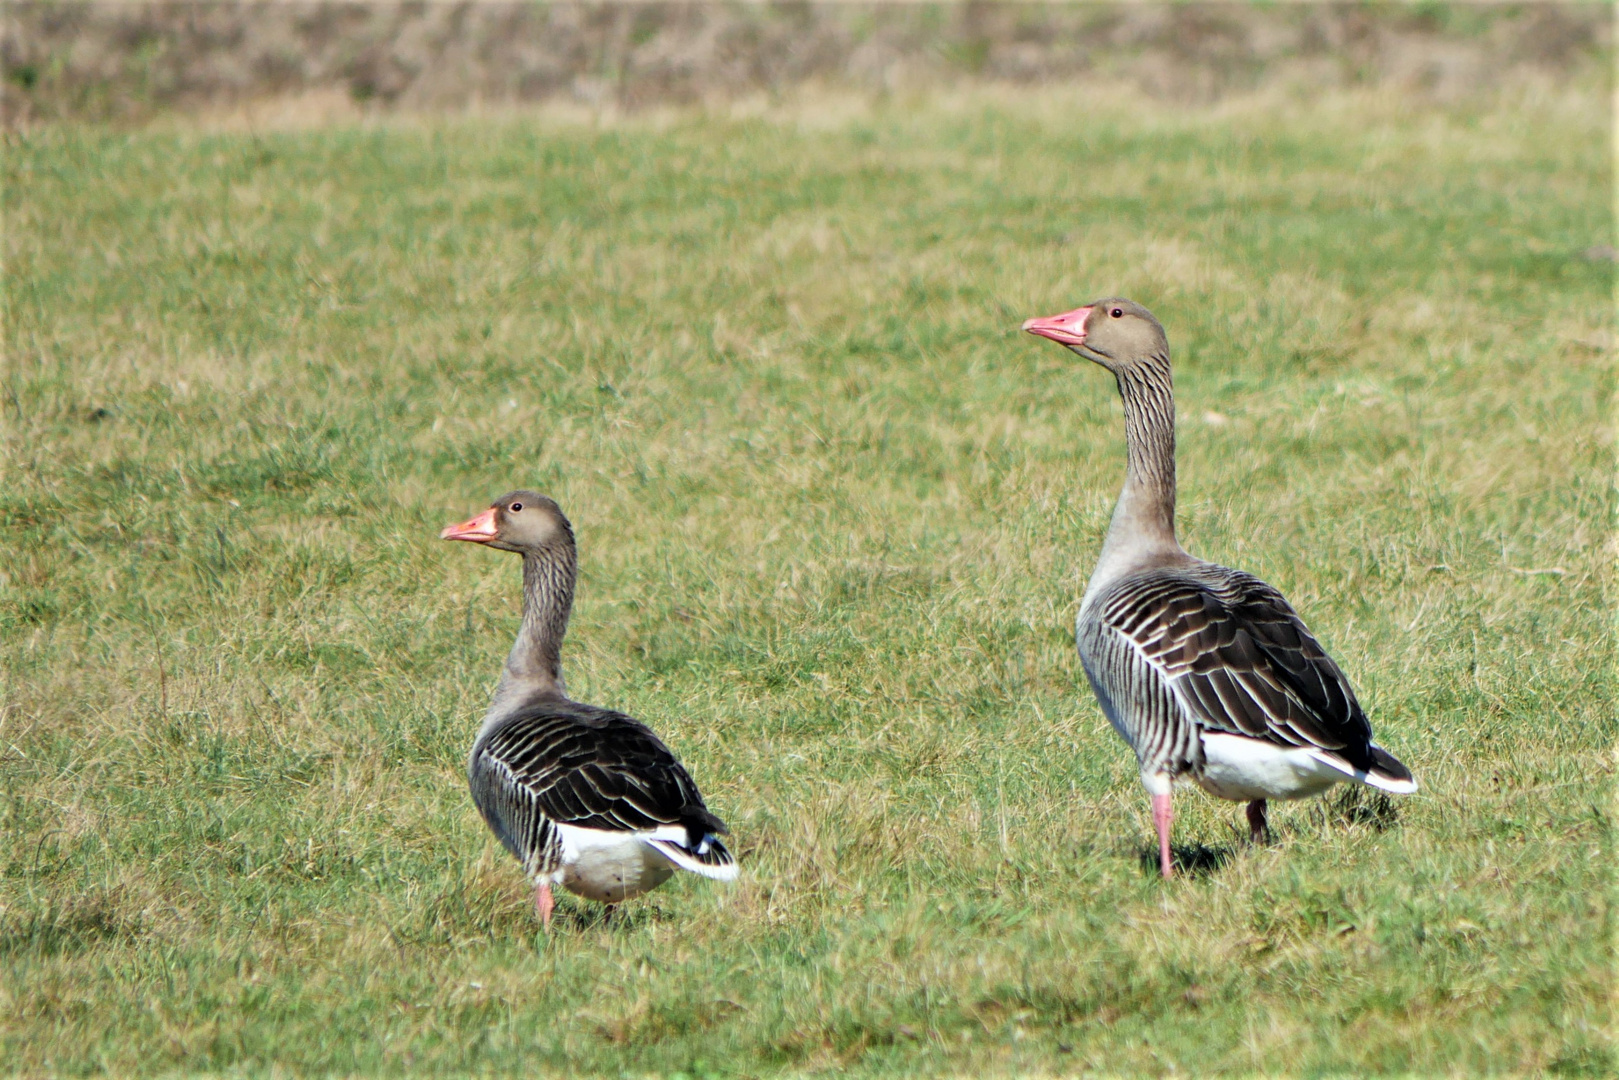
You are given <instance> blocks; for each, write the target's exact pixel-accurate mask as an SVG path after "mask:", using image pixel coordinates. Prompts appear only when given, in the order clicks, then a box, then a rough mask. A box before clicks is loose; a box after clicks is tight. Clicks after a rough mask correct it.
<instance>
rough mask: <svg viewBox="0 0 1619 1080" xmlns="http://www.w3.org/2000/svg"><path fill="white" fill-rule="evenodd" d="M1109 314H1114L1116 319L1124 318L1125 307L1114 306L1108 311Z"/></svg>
mask: <svg viewBox="0 0 1619 1080" xmlns="http://www.w3.org/2000/svg"><path fill="white" fill-rule="evenodd" d="M1108 314H1110V315H1112V316H1113V317H1114V318H1115V319H1119V318H1123V317H1124V309H1123V308H1114V309H1113V310H1112V311H1110V312H1108Z"/></svg>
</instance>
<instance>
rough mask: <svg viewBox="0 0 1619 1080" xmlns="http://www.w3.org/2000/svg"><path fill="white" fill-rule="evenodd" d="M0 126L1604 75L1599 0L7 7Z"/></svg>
mask: <svg viewBox="0 0 1619 1080" xmlns="http://www.w3.org/2000/svg"><path fill="white" fill-rule="evenodd" d="M4 17H5V26H4V30H3V32H0V62H3V64H4V69H5V80H4V86H3V92H4V112H5V117H6V120H7V122H8V123H10V124H13V125H15V124H18V123H27V122H32V121H39V120H49V119H65V118H73V119H87V120H107V119H116V120H139V119H142V118H146V117H149V116H151V115H152V114H154V113H156V112H159V111H162V110H197V109H218V108H221V107H241V106H244V105H254V104H260V103H263V102H265V101H266V100H275V101H277V102H279V103H280V104H282V105H286V104H288V103H289V102H291V103H292V104H296V105H300V106H302V108H304V109H305V110H308V111H310V112H313V113H315V114H316V115H317V117H329V116H330V114H331V113H332V111H333V110H344V109H366V110H377V109H390V108H398V109H424V108H433V109H440V108H451V109H456V108H466V107H477V106H491V105H496V106H498V105H503V104H510V103H517V102H542V101H544V102H571V103H579V104H583V105H587V106H592V107H598V108H601V107H611V108H623V109H631V110H633V109H644V108H647V107H649V106H656V105H661V104H675V103H691V102H710V103H712V102H716V101H725V100H731V99H737V98H746V97H749V96H756V95H761V94H763V95H775V94H781V93H784V92H786V91H788V90H791V89H793V88H795V87H798V86H801V85H803V84H820V85H824V86H834V87H850V88H857V89H863V90H868V91H877V92H894V91H899V90H908V89H911V90H914V89H921V88H925V87H927V86H930V85H937V84H945V83H951V84H954V83H959V82H960V81H961V80H962V79H964V78H969V77H970V78H977V79H986V80H998V81H1009V82H1015V83H1040V82H1045V81H1059V80H1060V81H1073V80H1107V81H1111V82H1116V83H1121V84H1123V85H1125V86H1127V87H1129V88H1132V89H1136V90H1138V91H1141V92H1144V93H1147V94H1150V95H1152V96H1154V97H1159V98H1163V99H1169V100H1177V101H1188V102H1207V101H1209V100H1211V99H1216V98H1219V97H1221V96H1223V95H1226V94H1229V93H1232V92H1237V91H1244V90H1251V89H1255V88H1258V87H1261V86H1267V85H1279V86H1283V87H1287V88H1290V89H1295V90H1299V91H1310V90H1319V89H1322V88H1326V87H1343V86H1356V85H1369V84H1370V85H1381V84H1392V85H1395V86H1398V87H1400V88H1402V89H1405V90H1408V91H1409V92H1411V93H1412V94H1413V95H1417V96H1420V97H1422V98H1424V99H1432V100H1436V101H1439V102H1455V101H1457V100H1459V99H1463V98H1465V97H1467V96H1469V95H1473V94H1477V93H1479V92H1481V91H1488V90H1493V89H1497V88H1499V87H1500V86H1502V85H1503V83H1510V82H1522V81H1524V80H1543V81H1547V80H1549V81H1554V82H1564V81H1569V80H1591V79H1602V80H1605V79H1607V77H1608V74H1609V64H1608V61H1607V60H1606V59H1605V58H1606V57H1607V56H1608V52H1607V50H1608V48H1609V45H1610V44H1611V41H1612V36H1613V10H1612V8H1611V6H1610V5H1608V4H1603V3H1529V4H1436V3H1409V4H1389V3H1329V4H1273V3H1261V4H1249V3H1203V4H1179V3H1175V4H1171V3H1112V4H1109V3H1094V4H1039V3H988V2H969V3H943V4H939V3H885V4H869V3H806V2H781V3H737V2H732V3H664V2H651V3H526V2H507V3H498V2H496V3H420V2H418V3H342V2H307V3H304V2H293V3H279V2H278V3H124V2H117V3H73V4H64V3H50V2H37V0H22V2H10V3H7V4H6V5H5V15H4Z"/></svg>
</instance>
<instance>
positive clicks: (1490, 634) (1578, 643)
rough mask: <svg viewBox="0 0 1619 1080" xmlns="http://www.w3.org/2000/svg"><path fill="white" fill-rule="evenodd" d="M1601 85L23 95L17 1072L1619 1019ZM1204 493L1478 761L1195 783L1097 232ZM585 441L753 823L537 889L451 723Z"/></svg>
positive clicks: (588, 539)
mask: <svg viewBox="0 0 1619 1080" xmlns="http://www.w3.org/2000/svg"><path fill="white" fill-rule="evenodd" d="M1609 123H1610V121H1609V116H1608V108H1607V103H1606V100H1605V98H1604V96H1603V94H1602V93H1600V92H1598V91H1596V90H1593V91H1591V92H1590V93H1584V94H1576V93H1568V94H1566V95H1562V96H1557V95H1550V94H1549V93H1543V94H1541V95H1540V96H1536V95H1534V94H1529V93H1525V94H1521V95H1504V96H1502V97H1501V98H1500V99H1499V100H1497V101H1494V102H1492V103H1489V104H1475V105H1471V106H1466V107H1460V106H1458V107H1454V108H1451V109H1449V110H1445V111H1441V110H1439V109H1437V108H1422V107H1416V106H1414V105H1413V104H1412V103H1410V102H1408V101H1405V100H1402V99H1400V98H1398V97H1395V96H1381V95H1376V94H1362V95H1343V96H1338V97H1334V98H1331V99H1329V100H1327V101H1326V102H1324V103H1322V104H1320V105H1319V106H1317V107H1314V108H1310V109H1306V108H1305V107H1303V106H1301V105H1299V104H1296V103H1290V102H1288V101H1285V100H1281V99H1269V98H1254V99H1250V100H1247V101H1239V102H1234V103H1230V104H1227V105H1224V106H1220V107H1209V108H1198V109H1173V108H1169V107H1166V106H1156V105H1151V104H1148V103H1144V102H1137V101H1130V100H1125V99H1122V98H1110V97H1107V96H1105V95H1103V94H1101V93H1100V92H1089V91H1083V90H1072V91H1057V90H1050V89H1047V90H1042V91H1039V92H1038V93H1036V92H1034V91H1027V92H1012V91H1004V90H1000V91H997V90H965V91H961V92H958V93H955V94H952V95H945V96H940V97H936V98H929V99H918V100H914V101H907V100H902V99H893V100H890V101H888V102H887V103H878V104H863V103H861V102H859V101H855V100H852V99H851V100H843V99H836V100H834V99H827V100H825V101H820V102H810V103H808V104H792V103H789V104H785V105H781V106H777V107H774V108H772V109H768V110H765V111H763V112H762V113H759V114H758V115H753V116H736V115H729V114H727V115H720V114H709V115H703V114H699V113H691V114H669V115H660V116H651V117H647V118H643V119H639V120H624V121H618V122H613V123H602V124H594V123H590V122H588V121H583V120H580V119H578V118H569V117H567V116H562V115H559V114H548V113H533V114H506V115H496V116H486V117H482V118H459V119H439V120H432V119H425V118H416V119H410V118H401V119H398V120H395V121H391V122H387V123H350V124H347V125H343V124H338V125H335V126H327V127H320V128H315V129H309V130H301V131H281V132H260V133H256V134H255V133H251V132H244V131H213V132H209V131H204V130H188V129H186V128H184V127H171V128H168V129H150V130H145V131H140V132H115V131H108V130H101V129H84V128H43V129H38V130H35V131H32V132H29V133H27V134H22V135H13V136H10V137H9V142H8V144H7V146H6V153H5V157H4V170H5V172H4V180H5V210H6V229H5V258H6V288H5V303H6V309H5V320H6V335H7V356H6V366H5V371H4V395H3V407H4V416H5V431H6V437H5V464H4V482H3V484H0V515H3V517H0V520H3V523H4V534H3V537H4V538H3V541H0V559H3V561H4V566H3V569H4V578H3V593H0V596H3V601H4V602H3V605H0V642H3V678H4V696H3V705H0V708H3V712H0V784H3V798H0V830H3V842H0V1071H11V1072H14V1073H17V1074H21V1075H42V1074H60V1075H88V1074H98V1073H104V1074H116V1075H137V1074H146V1075H156V1074H170V1073H194V1072H201V1073H226V1074H232V1075H236V1074H243V1075H256V1074H268V1073H271V1072H272V1071H273V1072H274V1074H275V1075H278V1076H292V1075H309V1074H317V1073H323V1072H326V1071H331V1072H336V1073H357V1074H389V1075H402V1074H410V1073H413V1072H415V1073H423V1074H426V1073H435V1074H436V1073H445V1072H479V1071H482V1070H490V1071H501V1072H505V1071H509V1070H513V1069H515V1068H517V1067H518V1066H521V1067H522V1068H523V1070H524V1071H525V1073H527V1074H530V1075H535V1074H538V1075H562V1074H567V1075H610V1076H617V1075H621V1074H627V1075H632V1076H633V1075H654V1074H655V1075H676V1074H684V1075H686V1076H689V1077H697V1076H710V1075H712V1076H733V1075H735V1076H772V1075H778V1074H795V1073H817V1072H827V1073H830V1072H831V1071H833V1070H842V1071H843V1072H844V1073H845V1074H847V1075H850V1076H883V1075H899V1074H901V1073H926V1074H946V1073H949V1074H956V1075H969V1074H970V1075H993V1074H1009V1073H1019V1074H1031V1075H1043V1074H1055V1073H1063V1072H1080V1071H1101V1072H1106V1073H1112V1074H1144V1075H1150V1074H1168V1073H1171V1072H1178V1073H1182V1074H1187V1073H1190V1074H1195V1075H1214V1074H1248V1073H1265V1074H1271V1075H1324V1074H1332V1073H1340V1072H1354V1073H1358V1074H1367V1073H1414V1074H1419V1075H1424V1076H1435V1075H1447V1074H1448V1075H1478V1074H1482V1073H1490V1072H1498V1073H1511V1072H1550V1073H1555V1074H1564V1075H1607V1074H1610V1073H1611V1071H1612V1070H1613V1069H1614V1068H1615V1060H1614V1054H1613V1049H1612V1045H1611V1042H1610V1038H1609V1028H1608V1025H1609V1023H1610V1007H1611V998H1610V989H1609V988H1610V985H1611V979H1612V975H1613V968H1612V965H1611V952H1610V947H1611V944H1612V938H1611V924H1610V922H1609V918H1610V916H1609V907H1608V888H1609V885H1610V882H1611V874H1610V865H1611V859H1612V857H1613V851H1612V847H1611V845H1610V843H1609V828H1610V824H1611V815H1612V813H1613V811H1614V803H1613V759H1612V756H1611V753H1610V750H1611V747H1612V743H1613V737H1614V724H1613V709H1614V702H1613V698H1614V695H1613V690H1614V686H1613V668H1612V665H1613V659H1614V658H1613V655H1612V649H1611V640H1610V629H1611V622H1610V617H1609V615H1608V613H1607V608H1606V606H1605V603H1604V592H1603V590H1604V585H1605V582H1606V580H1607V576H1608V573H1609V569H1610V566H1611V563H1612V558H1613V549H1612V548H1611V547H1610V546H1609V542H1608V541H1609V537H1610V526H1611V522H1612V514H1613V494H1612V488H1613V483H1612V482H1613V451H1612V437H1611V426H1610V425H1611V422H1612V412H1611V408H1612V406H1611V394H1612V390H1613V384H1612V373H1611V354H1610V351H1609V349H1610V346H1609V344H1608V342H1609V334H1610V333H1611V330H1612V321H1613V320H1612V313H1611V305H1612V300H1613V268H1612V264H1611V263H1609V262H1602V261H1593V260H1591V259H1589V258H1584V257H1582V256H1581V254H1580V253H1581V252H1582V251H1585V250H1586V249H1588V248H1590V247H1592V246H1593V245H1599V244H1610V243H1612V242H1613V225H1614V223H1613V212H1612V203H1611V184H1612V180H1613V177H1612V162H1611V157H1610V152H1609V133H1610V131H1609ZM1115 292H1117V293H1123V294H1126V295H1129V296H1132V297H1134V298H1136V299H1139V300H1141V301H1143V302H1144V303H1146V304H1147V305H1148V306H1149V307H1151V308H1152V309H1154V310H1155V311H1156V313H1157V314H1158V315H1159V316H1160V318H1161V319H1162V320H1163V322H1164V323H1165V324H1166V326H1167V327H1168V329H1169V333H1170V339H1171V343H1172V346H1173V348H1174V355H1175V359H1176V362H1177V365H1178V367H1177V388H1178V392H1179V403H1180V418H1181V439H1180V463H1181V482H1182V494H1181V507H1182V511H1181V526H1182V537H1183V540H1184V542H1185V543H1186V544H1187V546H1188V548H1189V549H1190V550H1192V551H1193V552H1194V553H1196V554H1199V555H1202V556H1204V557H1207V558H1212V559H1216V560H1219V561H1222V562H1227V563H1230V564H1234V565H1237V566H1240V567H1243V568H1245V569H1248V570H1251V571H1254V572H1256V573H1259V574H1261V575H1262V576H1264V577H1266V578H1268V579H1269V580H1271V581H1272V582H1273V583H1275V584H1276V585H1277V586H1279V587H1280V588H1282V590H1283V591H1284V592H1285V593H1287V594H1288V595H1289V596H1290V597H1291V598H1292V599H1293V601H1294V602H1295V604H1296V605H1297V606H1298V607H1299V608H1300V610H1301V611H1302V613H1303V614H1304V616H1305V618H1306V620H1307V621H1308V622H1310V623H1311V625H1312V626H1313V627H1314V628H1315V629H1316V630H1317V631H1318V633H1319V634H1320V635H1321V636H1322V638H1323V640H1324V641H1325V642H1326V644H1327V645H1328V647H1329V648H1330V649H1332V650H1333V652H1334V653H1335V655H1336V656H1337V657H1338V658H1339V660H1340V662H1341V663H1342V664H1343V666H1344V667H1345V669H1346V670H1347V671H1348V672H1349V673H1350V675H1351V678H1352V679H1353V680H1354V681H1355V683H1356V685H1357V687H1358V688H1359V690H1360V692H1361V696H1362V699H1363V701H1364V702H1365V703H1366V705H1367V706H1368V709H1369V711H1370V713H1371V715H1372V718H1373V724H1374V727H1375V729H1376V731H1377V733H1378V736H1379V741H1380V742H1382V743H1383V744H1384V745H1385V746H1387V747H1389V748H1390V749H1391V750H1392V751H1393V752H1394V753H1396V754H1397V755H1399V756H1400V757H1401V758H1402V759H1403V760H1405V761H1406V762H1407V763H1408V764H1409V765H1410V766H1411V767H1412V768H1413V769H1414V770H1415V771H1416V773H1417V774H1418V776H1419V777H1420V779H1421V781H1422V783H1423V785H1424V786H1423V789H1422V791H1421V793H1420V794H1418V795H1417V796H1414V797H1411V798H1408V799H1404V800H1401V801H1399V802H1398V803H1397V804H1395V806H1394V810H1395V813H1393V814H1390V813H1388V812H1387V810H1386V808H1384V807H1381V806H1378V805H1376V804H1373V803H1372V802H1370V801H1367V800H1361V799H1359V798H1357V797H1356V795H1355V793H1354V792H1346V793H1344V794H1343V795H1340V796H1329V797H1328V798H1326V799H1324V800H1318V801H1316V802H1313V803H1304V804H1290V805H1282V806H1278V807H1277V808H1276V810H1275V812H1274V814H1273V820H1274V824H1275V827H1276V842H1275V843H1274V844H1273V845H1272V846H1269V847H1266V848H1262V849H1253V848H1250V847H1249V846H1248V845H1247V844H1246V843H1245V842H1244V840H1243V836H1244V835H1245V833H1244V831H1243V828H1242V819H1241V810H1240V808H1239V807H1238V806H1237V805H1235V804H1228V803H1219V802H1216V801H1214V800H1211V799H1208V798H1206V797H1204V796H1202V795H1201V794H1199V793H1197V792H1195V791H1188V792H1187V793H1186V794H1185V795H1183V796H1182V797H1180V799H1179V800H1178V810H1179V815H1178V818H1177V821H1176V830H1177V839H1178V840H1179V841H1180V843H1181V845H1182V846H1181V847H1180V849H1179V857H1180V858H1181V859H1182V861H1183V863H1184V864H1185V866H1186V867H1187V868H1188V872H1186V873H1184V874H1183V875H1182V876H1181V877H1180V878H1179V879H1178V880H1176V881H1174V882H1172V883H1168V884H1165V883H1163V882H1161V881H1160V880H1158V879H1157V877H1156V876H1155V874H1154V870H1153V865H1152V854H1151V850H1150V844H1151V836H1152V833H1151V823H1150V820H1149V816H1148V804H1147V799H1146V796H1145V793H1144V792H1143V791H1142V790H1141V788H1140V785H1139V783H1138V781H1137V779H1136V776H1135V766H1134V762H1133V759H1131V757H1130V756H1129V752H1128V750H1127V749H1126V748H1125V747H1124V745H1123V744H1122V743H1121V742H1119V741H1118V740H1117V738H1116V736H1115V735H1114V734H1113V733H1112V731H1111V730H1110V729H1109V728H1108V727H1107V724H1106V722H1105V721H1104V720H1103V718H1102V716H1101V714H1100V712H1099V711H1098V709H1097V707H1096V705H1095V703H1094V701H1093V700H1092V698H1091V695H1090V692H1089V690H1088V688H1086V687H1085V685H1084V681H1083V675H1082V673H1081V672H1080V669H1079V665H1078V661H1077V658H1076V656H1075V654H1074V650H1073V642H1072V621H1073V617H1074V614H1075V610H1076V607H1077V603H1078V597H1079V594H1080V592H1081V590H1082V588H1083V584H1084V581H1085V577H1086V575H1087V573H1088V572H1089V569H1090V565H1091V563H1092V561H1093V560H1094V557H1095V553H1096V550H1097V547H1098V545H1099V543H1100V538H1101V534H1102V530H1103V528H1104V526H1105V524H1106V520H1107V515H1108V513H1109V512H1110V509H1111V504H1112V499H1113V497H1114V495H1115V493H1116V490H1117V484H1118V481H1119V479H1120V476H1121V473H1122V467H1123V465H1122V463H1123V451H1122V423H1121V419H1120V416H1121V414H1120V409H1119V406H1118V403H1117V397H1116V393H1115V390H1114V387H1113V385H1112V383H1111V381H1110V380H1109V379H1108V377H1107V376H1106V375H1105V373H1103V372H1101V371H1100V370H1098V369H1096V368H1094V367H1091V366H1089V365H1086V364H1084V363H1082V362H1081V361H1079V360H1078V359H1077V358H1075V357H1072V356H1071V355H1069V354H1067V353H1065V352H1063V351H1062V350H1060V349H1058V348H1056V347H1055V346H1052V345H1050V343H1048V342H1042V341H1038V340H1035V339H1032V338H1029V337H1027V336H1025V335H1021V334H1019V333H1018V332H1017V327H1018V324H1019V322H1020V321H1021V320H1022V319H1023V318H1025V317H1027V316H1029V315H1036V314H1051V313H1054V312H1056V311H1060V310H1064V309H1066V308H1067V307H1071V306H1074V305H1075V304H1077V303H1079V302H1081V301H1085V300H1088V299H1091V298H1093V297H1096V296H1099V295H1105V294H1108V293H1115ZM520 484H521V485H532V486H535V487H538V488H540V489H541V490H544V491H546V492H548V493H551V494H553V495H555V496H556V497H557V498H558V499H559V500H560V501H561V503H562V505H563V506H564V508H565V509H566V510H568V512H569V513H570V515H571V516H572V518H573V521H574V523H575V526H576V528H577V530H578V532H579V536H580V541H581V557H582V560H583V571H582V578H581V585H580V596H579V606H578V608H577V610H576V614H575V619H574V623H573V629H572V637H571V639H570V644H569V647H568V650H567V653H566V656H565V660H566V663H567V671H568V679H569V684H570V688H571V689H572V690H573V692H574V694H575V695H576V696H578V697H579V698H581V699H582V700H585V701H589V702H595V703H600V704H605V705H612V706H615V707H618V708H622V709H625V710H627V711H629V712H631V713H633V714H635V715H638V716H641V717H643V718H645V719H646V720H647V721H649V722H650V723H651V724H652V725H653V726H654V727H655V728H657V729H658V730H659V731H660V732H662V733H663V734H664V736H665V737H666V738H667V739H668V741H669V742H670V743H671V744H672V745H673V746H674V748H675V749H676V751H677V752H678V753H679V754H680V755H681V756H682V757H683V758H684V760H685V761H686V762H687V764H688V765H689V766H690V767H691V769H692V771H693V773H694V774H695V775H696V777H697V778H698V780H699V782H700V783H701V784H702V785H703V787H704V790H705V791H706V792H707V794H708V796H709V801H710V805H711V806H713V808H714V809H715V810H716V811H717V812H718V813H720V814H721V815H722V816H723V817H724V818H726V819H727V820H728V821H729V822H730V824H731V825H732V828H733V831H734V840H735V846H736V847H737V848H738V849H739V851H740V853H741V856H742V859H743V867H744V876H743V879H742V881H741V882H740V883H738V884H737V885H735V886H734V887H730V888H726V887H723V886H717V885H714V884H711V883H708V882H703V881H699V880H696V879H694V878H690V877H684V878H681V879H679V880H676V881H673V882H671V883H670V884H669V885H667V886H665V887H664V888H663V889H662V890H660V891H659V892H657V893H655V894H653V896H652V897H650V898H648V899H647V900H643V901H640V902H637V903H634V904H631V905H627V906H626V908H625V910H624V911H623V912H622V914H621V917H620V918H619V919H617V920H615V921H613V922H611V923H604V922H603V921H602V920H601V918H600V917H599V914H598V911H597V909H593V908H591V909H587V908H586V907H585V906H584V905H582V904H579V903H577V902H571V901H569V900H567V899H564V900H563V903H562V909H561V916H562V917H561V918H560V920H559V923H558V926H557V928H556V930H555V932H554V933H553V934H552V935H551V936H550V937H549V938H546V937H545V936H544V935H542V934H541V933H540V931H539V927H538V924H537V922H536V920H535V919H534V915H533V910H532V908H531V907H530V905H529V901H528V895H527V889H526V887H525V885H524V883H523V882H522V880H521V879H520V874H519V871H518V868H517V866H516V864H515V863H513V862H512V861H511V860H510V859H509V858H507V857H506V856H505V855H504V854H503V853H502V852H500V851H499V850H498V848H497V847H496V845H495V843H494V841H493V839H492V838H491V837H490V836H489V835H488V833H487V831H486V829H485V828H484V826H483V824H482V822H481V821H480V820H479V819H478V817H477V815H476V813H475V811H474V810H473V808H472V806H471V804H470V802H469V799H468V796H467V792H466V784H465V779H464V774H463V762H464V759H465V754H466V751H467V749H468V746H469V744H470V740H471V738H472V735H473V732H474V730H475V729H476V726H477V723H478V718H479V716H480V714H481V711H482V709H483V707H484V704H485V699H486V695H487V693H488V691H489V690H490V688H491V686H492V682H493V678H494V676H495V674H496V672H497V670H498V666H499V663H500V659H501V657H502V656H503V655H504V652H505V650H506V648H507V646H508V645H509V642H510V638H511V635H512V634H513V633H514V631H515V628H516V615H517V605H518V566H517V561H516V560H515V559H513V558H511V557H509V556H504V555H498V554H493V553H489V552H485V551H481V550H477V549H474V548H471V547H469V546H466V545H452V544H445V543H440V542H439V541H438V540H436V539H435V536H436V532H437V530H438V528H439V527H440V526H442V525H444V524H446V523H448V522H451V521H455V520H460V519H462V518H465V517H466V516H468V515H469V514H470V513H471V512H473V511H475V510H476V509H478V508H480V507H482V506H484V505H485V504H487V502H488V500H489V499H490V498H491V497H492V496H494V495H496V494H498V493H500V492H502V491H504V490H507V489H508V488H511V487H515V486H518V485H520Z"/></svg>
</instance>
